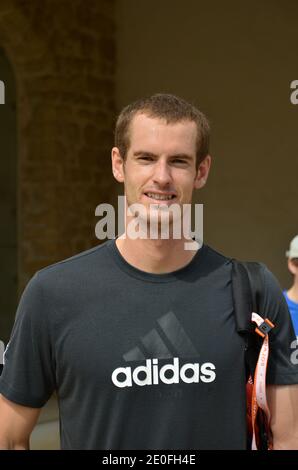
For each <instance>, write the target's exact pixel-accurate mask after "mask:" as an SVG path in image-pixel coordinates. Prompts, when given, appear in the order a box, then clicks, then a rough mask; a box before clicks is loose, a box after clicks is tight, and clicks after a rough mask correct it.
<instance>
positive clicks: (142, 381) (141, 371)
mask: <svg viewBox="0 0 298 470" xmlns="http://www.w3.org/2000/svg"><path fill="white" fill-rule="evenodd" d="M139 375H141V377H140V376H139ZM121 376H124V377H125V378H124V380H123V379H122V380H121V378H122V377H121ZM215 377H216V374H215V365H214V364H212V363H211V362H205V363H203V364H199V363H197V362H195V363H188V364H184V365H183V366H182V367H181V368H180V366H179V358H178V357H174V358H173V364H165V365H163V366H162V367H161V368H160V369H159V366H158V359H147V360H146V365H145V366H138V367H136V368H135V369H133V370H132V368H131V367H118V368H117V369H115V370H114V371H113V373H112V382H113V384H114V385H116V386H117V387H120V388H123V387H132V385H133V383H135V384H136V385H139V386H140V387H143V386H144V385H158V384H159V383H160V382H163V383H165V384H177V383H179V382H180V380H181V381H182V382H185V383H199V382H200V381H201V382H204V383H209V382H213V381H214V380H215Z"/></svg>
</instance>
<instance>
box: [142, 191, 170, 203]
mask: <svg viewBox="0 0 298 470" xmlns="http://www.w3.org/2000/svg"><path fill="white" fill-rule="evenodd" d="M144 194H145V196H147V197H148V198H149V199H152V200H154V201H171V200H172V199H175V197H176V196H175V194H161V193H152V192H148V193H144Z"/></svg>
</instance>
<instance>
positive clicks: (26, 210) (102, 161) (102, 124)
mask: <svg viewBox="0 0 298 470" xmlns="http://www.w3.org/2000/svg"><path fill="white" fill-rule="evenodd" d="M114 29H115V27H114V0H100V1H99V0H97V1H96V0H88V2H86V1H85V0H63V1H60V0H43V1H40V0H8V1H6V0H1V3H0V47H2V48H3V49H4V50H5V52H6V54H7V56H8V58H9V60H10V62H11V64H12V67H13V69H14V72H15V79H16V86H17V118H18V204H17V211H18V212H17V213H18V277H19V291H22V289H23V288H24V285H25V284H26V283H27V281H28V280H29V278H30V277H31V276H32V275H33V274H34V272H35V271H36V270H38V269H40V268H41V267H43V266H46V265H48V264H50V263H53V262H55V261H58V260H60V259H63V258H65V257H68V256H71V255H73V254H75V253H77V252H79V251H81V250H84V249H87V248H89V247H91V246H92V245H94V244H97V243H99V241H98V240H97V239H96V238H95V235H94V227H95V224H96V218H95V215H94V210H95V207H96V206H97V205H98V204H99V203H101V202H111V201H112V200H113V197H114V194H115V190H114V188H115V184H114V181H113V179H112V175H111V170H110V168H111V164H110V148H111V146H112V142H113V134H112V132H113V122H114V116H115V108H114V71H115V44H114V35H115V31H114Z"/></svg>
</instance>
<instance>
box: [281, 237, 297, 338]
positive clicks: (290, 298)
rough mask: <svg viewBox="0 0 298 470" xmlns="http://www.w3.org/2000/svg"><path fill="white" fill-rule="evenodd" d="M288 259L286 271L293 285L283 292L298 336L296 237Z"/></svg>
mask: <svg viewBox="0 0 298 470" xmlns="http://www.w3.org/2000/svg"><path fill="white" fill-rule="evenodd" d="M286 256H287V258H288V269H289V271H290V273H291V274H293V284H292V286H291V287H290V289H288V290H284V296H285V298H286V301H287V304H288V307H289V310H290V313H291V317H292V321H293V325H294V330H295V333H296V336H298V235H296V236H295V237H294V238H293V240H292V241H291V243H290V248H289V250H288V251H287V252H286Z"/></svg>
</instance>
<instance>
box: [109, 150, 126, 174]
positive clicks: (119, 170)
mask: <svg viewBox="0 0 298 470" xmlns="http://www.w3.org/2000/svg"><path fill="white" fill-rule="evenodd" d="M111 157H112V172H113V175H114V178H115V179H116V180H117V181H118V183H123V182H124V160H123V158H122V157H121V155H120V151H119V149H118V147H113V148H112V153H111Z"/></svg>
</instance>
